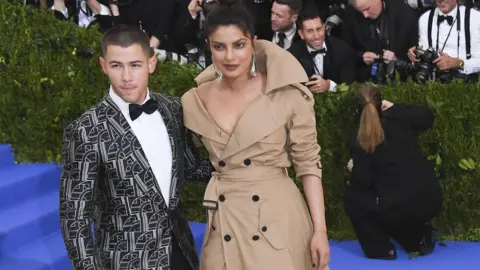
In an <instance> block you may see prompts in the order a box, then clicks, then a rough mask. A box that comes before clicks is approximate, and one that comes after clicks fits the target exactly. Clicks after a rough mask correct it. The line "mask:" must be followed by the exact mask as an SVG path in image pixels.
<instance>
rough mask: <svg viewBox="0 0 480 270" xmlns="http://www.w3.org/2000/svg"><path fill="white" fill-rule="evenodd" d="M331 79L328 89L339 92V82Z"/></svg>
mask: <svg viewBox="0 0 480 270" xmlns="http://www.w3.org/2000/svg"><path fill="white" fill-rule="evenodd" d="M329 81H330V88H328V91H329V92H337V84H336V83H335V82H334V81H332V80H329Z"/></svg>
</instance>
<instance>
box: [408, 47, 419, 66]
mask: <svg viewBox="0 0 480 270" xmlns="http://www.w3.org/2000/svg"><path fill="white" fill-rule="evenodd" d="M416 48H417V47H416V46H414V47H411V48H410V49H408V59H410V61H412V62H418V61H420V60H418V59H417V58H416V57H417V56H416V55H415V49H416Z"/></svg>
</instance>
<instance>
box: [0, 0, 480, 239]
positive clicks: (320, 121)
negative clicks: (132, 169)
mask: <svg viewBox="0 0 480 270" xmlns="http://www.w3.org/2000/svg"><path fill="white" fill-rule="evenodd" d="M10 2H11V1H7V0H0V36H1V37H2V38H1V39H0V48H1V49H0V81H1V82H2V86H1V88H2V91H1V94H0V142H1V143H9V144H11V145H12V146H13V148H14V150H15V152H16V158H17V161H18V162H61V157H60V152H61V147H62V132H63V128H64V127H65V125H67V124H68V123H70V122H71V121H72V120H73V119H75V118H76V117H78V116H79V115H80V114H81V113H83V112H84V111H85V110H87V109H88V108H90V107H91V106H93V105H94V104H96V103H97V102H98V101H99V100H100V99H101V98H102V97H103V96H104V95H105V94H106V91H107V88H108V85H109V84H108V79H107V78H106V76H105V75H104V74H103V73H102V71H101V69H100V65H99V63H98V57H99V56H100V55H99V53H100V47H99V45H100V44H99V41H100V38H101V36H100V34H99V33H98V32H97V31H95V29H92V30H85V29H82V28H79V27H77V26H76V25H74V24H73V23H71V22H62V21H59V20H56V19H55V18H54V17H53V15H52V14H51V12H50V11H47V10H44V9H36V8H25V7H24V6H22V5H20V4H12V3H10ZM197 73H198V71H196V70H195V69H194V68H193V67H189V66H180V65H178V64H175V63H160V64H158V65H157V69H156V71H155V72H154V74H153V75H152V76H151V80H150V83H149V85H150V89H152V90H153V91H161V92H166V93H168V94H172V95H178V96H180V95H182V94H183V93H184V92H185V91H186V90H188V89H190V88H191V87H192V86H193V85H194V82H193V78H194V76H195V75H196V74H197ZM340 88H341V89H339V91H338V92H337V93H328V94H322V95H316V106H315V107H316V108H315V110H316V117H317V125H318V141H319V143H320V145H321V147H322V151H321V156H322V164H323V168H324V178H323V182H324V192H325V205H326V216H327V223H328V228H329V234H330V236H331V237H332V238H334V239H344V238H351V237H353V236H354V234H353V231H352V229H351V226H350V222H349V220H348V218H347V217H346V215H345V212H344V209H343V204H342V194H343V190H344V187H345V183H346V182H347V181H348V179H349V172H348V170H347V168H346V165H347V162H348V160H349V159H350V157H349V153H348V151H347V147H346V142H347V139H348V138H349V137H350V136H351V135H352V134H353V132H354V129H355V121H356V120H355V119H356V112H355V105H354V95H353V91H354V89H355V88H356V86H355V85H353V86H351V87H348V86H344V85H342V86H341V87H340ZM382 91H383V93H382V94H383V97H384V98H385V99H388V100H390V101H392V102H394V103H395V102H398V103H406V104H421V105H426V106H429V107H430V108H432V109H433V110H434V113H435V124H434V128H433V129H432V130H430V131H428V132H427V133H425V134H424V135H423V136H422V138H421V145H422V149H423V151H424V153H425V155H426V156H427V157H429V159H430V160H431V161H432V165H434V166H435V168H436V170H437V173H438V174H439V176H440V178H441V180H440V181H441V183H442V186H443V189H444V194H445V203H444V208H443V211H442V214H441V216H440V217H439V218H438V219H437V220H436V225H437V226H438V227H439V228H440V231H441V233H442V235H443V236H442V238H444V239H445V238H447V239H465V240H480V225H479V224H480V208H479V205H480V177H479V176H480V175H479V171H480V168H479V166H478V157H479V156H480V105H479V104H480V95H479V93H480V85H478V84H477V85H467V84H464V83H462V82H455V83H452V84H450V85H441V84H437V83H430V84H427V85H418V84H414V83H412V82H407V83H400V84H397V85H384V86H382ZM291 175H293V174H291ZM297 183H298V182H297ZM299 188H300V185H299ZM204 190H205V189H204V187H201V186H198V185H195V184H187V186H186V191H185V193H184V196H183V202H184V203H185V206H186V208H187V209H188V216H189V219H190V220H195V221H205V210H204V209H203V208H202V206H201V200H202V197H203V192H204Z"/></svg>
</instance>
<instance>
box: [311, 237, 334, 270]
mask: <svg viewBox="0 0 480 270" xmlns="http://www.w3.org/2000/svg"><path fill="white" fill-rule="evenodd" d="M310 249H311V252H312V268H313V269H315V270H317V269H318V270H324V269H328V268H327V267H328V262H329V260H330V246H329V244H328V237H327V233H326V232H322V231H317V232H314V233H313V236H312V242H311V244H310Z"/></svg>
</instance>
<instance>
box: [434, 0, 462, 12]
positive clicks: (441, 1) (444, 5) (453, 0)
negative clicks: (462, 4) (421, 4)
mask: <svg viewBox="0 0 480 270" xmlns="http://www.w3.org/2000/svg"><path fill="white" fill-rule="evenodd" d="M435 2H436V4H437V7H438V9H439V10H440V11H441V12H442V13H443V14H448V13H450V11H452V10H453V9H454V8H455V7H456V6H457V0H435Z"/></svg>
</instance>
